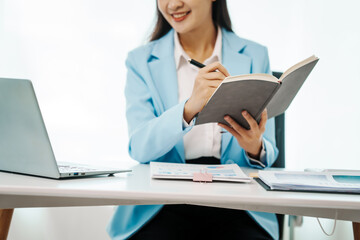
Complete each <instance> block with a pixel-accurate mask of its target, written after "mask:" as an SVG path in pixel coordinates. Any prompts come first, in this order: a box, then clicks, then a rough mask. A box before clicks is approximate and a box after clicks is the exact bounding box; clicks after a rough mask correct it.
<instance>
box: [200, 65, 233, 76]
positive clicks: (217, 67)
mask: <svg viewBox="0 0 360 240" xmlns="http://www.w3.org/2000/svg"><path fill="white" fill-rule="evenodd" d="M215 70H218V71H219V72H221V73H222V74H224V76H225V77H228V76H230V74H229V72H228V71H227V70H226V68H225V67H224V66H223V65H221V63H219V62H214V63H211V64H209V65H207V66H206V67H203V68H201V69H200V71H202V72H204V73H205V72H214V71H215Z"/></svg>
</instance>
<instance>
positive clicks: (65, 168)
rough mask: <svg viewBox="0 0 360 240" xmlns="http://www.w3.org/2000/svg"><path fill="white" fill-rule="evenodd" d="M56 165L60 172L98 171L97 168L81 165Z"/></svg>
mask: <svg viewBox="0 0 360 240" xmlns="http://www.w3.org/2000/svg"><path fill="white" fill-rule="evenodd" d="M58 167H59V171H60V172H61V173H72V172H92V171H98V169H95V168H88V167H82V166H71V165H58Z"/></svg>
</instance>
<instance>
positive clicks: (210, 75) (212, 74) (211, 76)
mask: <svg viewBox="0 0 360 240" xmlns="http://www.w3.org/2000/svg"><path fill="white" fill-rule="evenodd" d="M204 77H205V78H206V79H209V80H215V79H216V80H218V79H221V80H224V79H225V78H226V76H225V75H224V74H223V73H221V72H208V73H205V74H204Z"/></svg>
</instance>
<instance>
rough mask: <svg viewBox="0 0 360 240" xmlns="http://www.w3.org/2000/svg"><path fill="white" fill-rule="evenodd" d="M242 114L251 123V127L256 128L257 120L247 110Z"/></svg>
mask: <svg viewBox="0 0 360 240" xmlns="http://www.w3.org/2000/svg"><path fill="white" fill-rule="evenodd" d="M242 115H243V117H244V118H245V120H246V121H247V122H248V123H249V126H250V129H256V128H257V127H258V124H257V122H256V120H255V119H254V118H253V117H252V116H251V115H250V114H249V113H248V112H247V111H242Z"/></svg>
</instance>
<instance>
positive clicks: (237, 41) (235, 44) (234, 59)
mask: <svg viewBox="0 0 360 240" xmlns="http://www.w3.org/2000/svg"><path fill="white" fill-rule="evenodd" d="M222 36H223V39H222V64H223V65H224V67H225V68H226V69H227V70H228V72H229V73H230V75H231V76H235V75H240V74H248V73H250V72H251V58H250V57H248V56H246V55H244V54H242V52H243V50H244V48H245V47H246V43H245V41H244V40H242V39H241V38H239V37H237V36H236V35H235V34H234V33H232V32H228V31H226V30H224V29H222ZM232 137H233V136H232V135H231V134H230V133H229V132H225V133H224V134H222V138H221V156H223V154H224V153H225V152H226V149H227V147H228V146H229V143H230V141H231V139H232Z"/></svg>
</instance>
